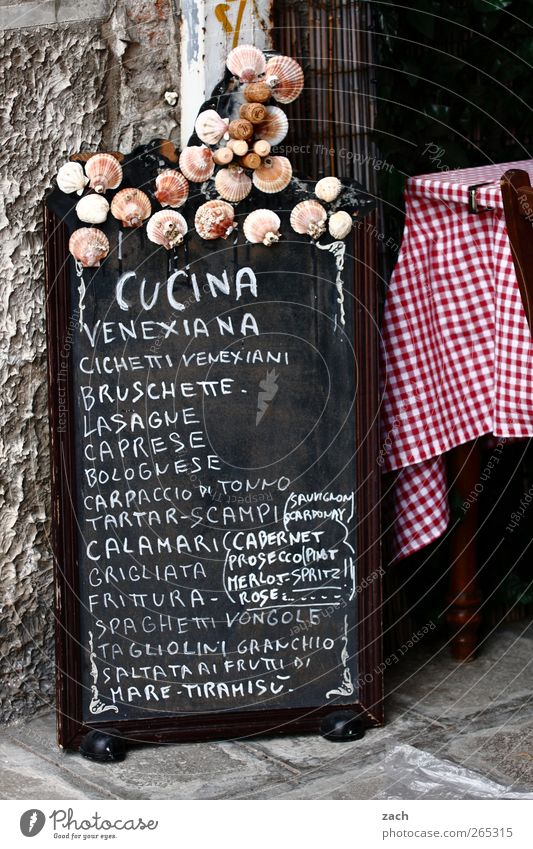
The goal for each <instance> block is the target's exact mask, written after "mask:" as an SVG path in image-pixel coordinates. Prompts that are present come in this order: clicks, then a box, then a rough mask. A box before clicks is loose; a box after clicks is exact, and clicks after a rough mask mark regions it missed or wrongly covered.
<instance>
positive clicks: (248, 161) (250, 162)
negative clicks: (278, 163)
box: [241, 151, 262, 171]
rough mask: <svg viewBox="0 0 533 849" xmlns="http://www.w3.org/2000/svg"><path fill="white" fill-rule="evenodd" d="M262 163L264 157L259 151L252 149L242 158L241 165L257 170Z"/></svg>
mask: <svg viewBox="0 0 533 849" xmlns="http://www.w3.org/2000/svg"><path fill="white" fill-rule="evenodd" d="M261 163H262V159H261V157H260V156H259V154H258V153H254V152H253V151H251V152H250V153H247V154H246V156H243V157H242V159H241V165H242V167H243V168H249V169H250V171H255V169H256V168H260V167H261Z"/></svg>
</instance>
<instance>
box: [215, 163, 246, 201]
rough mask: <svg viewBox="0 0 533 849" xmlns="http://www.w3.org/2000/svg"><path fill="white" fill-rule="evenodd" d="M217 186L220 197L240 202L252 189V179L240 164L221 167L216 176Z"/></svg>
mask: <svg viewBox="0 0 533 849" xmlns="http://www.w3.org/2000/svg"><path fill="white" fill-rule="evenodd" d="M215 188H216V190H217V192H218V193H219V195H220V197H222V198H224V200H230V201H232V202H233V203H238V202H239V201H240V200H243V199H244V198H245V197H247V196H248V195H249V194H250V192H251V191H252V181H251V180H250V178H249V176H248V174H245V173H244V171H243V169H242V168H241V167H239V166H237V167H235V166H232V165H230V166H229V168H221V169H220V171H219V172H218V174H217V175H216V177H215Z"/></svg>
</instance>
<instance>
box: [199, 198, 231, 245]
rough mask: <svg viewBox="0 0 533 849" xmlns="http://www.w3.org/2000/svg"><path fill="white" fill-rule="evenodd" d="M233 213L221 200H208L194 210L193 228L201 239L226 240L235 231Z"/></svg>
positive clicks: (229, 206) (228, 204) (228, 205)
mask: <svg viewBox="0 0 533 849" xmlns="http://www.w3.org/2000/svg"><path fill="white" fill-rule="evenodd" d="M234 221H235V211H234V209H233V207H232V205H231V204H230V203H226V202H225V201H223V200H208V201H207V203H204V204H202V206H199V207H198V209H197V210H196V215H195V217H194V226H195V228H196V232H197V233H198V235H199V236H200V237H201V238H202V239H227V238H228V236H229V235H230V233H232V232H233V230H234V229H235V223H234Z"/></svg>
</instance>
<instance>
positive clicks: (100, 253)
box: [68, 227, 109, 268]
mask: <svg viewBox="0 0 533 849" xmlns="http://www.w3.org/2000/svg"><path fill="white" fill-rule="evenodd" d="M68 249H69V251H70V253H71V254H72V256H73V257H74V258H75V259H77V260H78V262H81V264H82V265H83V267H84V268H96V266H98V265H100V261H101V260H102V259H104V258H105V257H106V256H107V255H108V253H109V239H108V238H107V236H106V234H105V233H102V231H101V230H97V228H96V227H80V229H79V230H74V232H73V234H72V236H71V237H70V239H69V243H68Z"/></svg>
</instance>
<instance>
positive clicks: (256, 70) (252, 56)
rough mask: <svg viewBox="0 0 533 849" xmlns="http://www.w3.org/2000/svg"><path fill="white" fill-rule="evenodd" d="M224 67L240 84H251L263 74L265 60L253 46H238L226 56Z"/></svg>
mask: <svg viewBox="0 0 533 849" xmlns="http://www.w3.org/2000/svg"><path fill="white" fill-rule="evenodd" d="M226 67H227V68H228V70H230V71H231V73H232V74H233V76H234V77H238V79H239V81H240V82H241V83H252V82H254V81H255V80H256V79H257V77H259V76H260V75H261V74H264V73H265V69H266V59H265V57H264V56H263V54H262V52H261V51H260V50H259V49H258V48H257V47H254V45H253V44H240V45H239V46H238V47H234V48H233V50H231V51H230V53H229V54H228V58H227V59H226Z"/></svg>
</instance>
